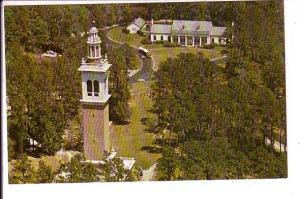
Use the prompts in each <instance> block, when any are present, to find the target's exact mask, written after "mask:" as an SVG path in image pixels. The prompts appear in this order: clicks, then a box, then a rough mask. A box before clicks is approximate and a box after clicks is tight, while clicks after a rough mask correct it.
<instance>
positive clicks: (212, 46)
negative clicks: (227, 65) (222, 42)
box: [202, 44, 215, 49]
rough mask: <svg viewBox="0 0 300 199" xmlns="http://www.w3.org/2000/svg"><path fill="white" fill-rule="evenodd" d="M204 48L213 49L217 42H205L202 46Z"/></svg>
mask: <svg viewBox="0 0 300 199" xmlns="http://www.w3.org/2000/svg"><path fill="white" fill-rule="evenodd" d="M202 48H204V49H213V48H215V44H205V45H203V46H202Z"/></svg>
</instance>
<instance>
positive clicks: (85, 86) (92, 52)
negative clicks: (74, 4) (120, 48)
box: [78, 21, 111, 160]
mask: <svg viewBox="0 0 300 199" xmlns="http://www.w3.org/2000/svg"><path fill="white" fill-rule="evenodd" d="M97 33H98V30H97V28H96V27H95V22H94V21H93V24H92V27H91V28H90V30H89V33H88V34H89V35H88V39H87V45H88V55H87V59H82V62H81V66H80V68H79V69H78V71H80V72H81V77H82V99H81V100H80V102H81V108H82V131H83V137H84V138H83V139H84V153H85V156H86V158H87V159H89V160H99V159H102V158H103V152H104V151H107V152H110V150H111V149H110V140H109V106H108V99H109V97H110V95H109V93H108V77H109V68H110V67H111V64H109V63H108V60H107V56H106V55H105V56H104V57H102V55H101V45H100V44H101V39H100V37H99V36H98V34H97Z"/></svg>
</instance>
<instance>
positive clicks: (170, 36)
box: [170, 35, 173, 43]
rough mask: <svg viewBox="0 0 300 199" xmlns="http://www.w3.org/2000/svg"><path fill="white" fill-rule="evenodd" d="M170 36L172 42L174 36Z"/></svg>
mask: <svg viewBox="0 0 300 199" xmlns="http://www.w3.org/2000/svg"><path fill="white" fill-rule="evenodd" d="M170 37H171V43H173V36H172V35H170Z"/></svg>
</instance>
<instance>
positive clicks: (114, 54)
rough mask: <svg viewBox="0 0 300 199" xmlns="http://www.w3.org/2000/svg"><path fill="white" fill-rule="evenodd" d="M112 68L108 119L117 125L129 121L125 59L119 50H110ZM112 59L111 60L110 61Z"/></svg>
mask: <svg viewBox="0 0 300 199" xmlns="http://www.w3.org/2000/svg"><path fill="white" fill-rule="evenodd" d="M109 57H110V58H111V60H110V62H111V63H112V68H111V70H110V80H111V81H110V85H109V86H110V92H111V98H110V101H109V104H110V118H111V119H112V120H113V121H115V122H118V123H124V122H127V121H128V119H129V105H128V102H129V99H130V93H129V88H128V74H127V66H126V58H125V56H124V54H123V51H122V50H121V49H112V51H111V54H110V56H109ZM112 58H113V59H112Z"/></svg>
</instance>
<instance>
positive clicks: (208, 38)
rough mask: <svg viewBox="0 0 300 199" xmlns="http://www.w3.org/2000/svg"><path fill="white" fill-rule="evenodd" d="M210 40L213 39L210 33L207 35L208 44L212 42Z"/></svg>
mask: <svg viewBox="0 0 300 199" xmlns="http://www.w3.org/2000/svg"><path fill="white" fill-rule="evenodd" d="M210 40H211V38H210V35H208V37H207V44H210Z"/></svg>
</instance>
